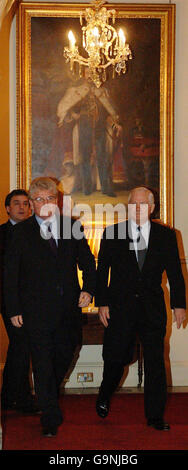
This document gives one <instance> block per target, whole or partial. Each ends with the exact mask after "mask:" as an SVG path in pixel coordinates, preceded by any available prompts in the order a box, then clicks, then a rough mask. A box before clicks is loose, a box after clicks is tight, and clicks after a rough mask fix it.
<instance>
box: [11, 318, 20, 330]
mask: <svg viewBox="0 0 188 470" xmlns="http://www.w3.org/2000/svg"><path fill="white" fill-rule="evenodd" d="M11 322H12V324H13V326H16V328H21V326H22V325H23V317H22V315H16V316H15V317H11Z"/></svg>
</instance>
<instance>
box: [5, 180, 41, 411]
mask: <svg viewBox="0 0 188 470" xmlns="http://www.w3.org/2000/svg"><path fill="white" fill-rule="evenodd" d="M5 208H6V211H7V214H8V217H9V219H8V221H7V222H6V223H4V224H2V225H0V269H1V289H0V290H1V313H2V317H3V320H4V324H5V328H6V331H7V335H8V338H9V345H8V351H7V357H6V363H5V367H4V371H3V385H2V391H1V405H2V409H16V410H17V411H21V412H24V413H33V412H35V411H36V410H37V408H36V406H35V402H34V399H33V396H32V394H31V388H30V380H29V372H30V352H29V345H28V340H27V337H26V335H25V331H24V328H23V329H21V330H18V329H17V328H16V327H15V326H13V324H12V322H11V321H10V319H9V318H8V317H7V315H6V309H5V303H4V297H3V271H4V258H5V252H6V250H7V247H8V246H9V243H10V241H11V238H12V234H13V231H14V226H15V225H16V224H18V223H20V222H22V221H23V220H25V219H27V218H28V217H29V215H30V209H29V199H28V194H27V192H26V191H25V190H24V189H14V190H13V191H11V192H10V193H9V194H8V195H7V196H6V199H5ZM10 295H11V292H10Z"/></svg>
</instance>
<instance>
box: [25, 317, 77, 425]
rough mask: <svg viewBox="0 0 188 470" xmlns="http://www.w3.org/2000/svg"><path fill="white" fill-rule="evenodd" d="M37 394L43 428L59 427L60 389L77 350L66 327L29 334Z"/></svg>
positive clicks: (60, 415) (45, 329)
mask: <svg viewBox="0 0 188 470" xmlns="http://www.w3.org/2000/svg"><path fill="white" fill-rule="evenodd" d="M28 335H29V340H30V347H31V356H32V366H33V375H34V386H35V392H36V395H37V399H38V404H39V408H40V409H41V411H42V415H41V423H42V425H43V426H48V425H60V424H61V422H62V413H61V410H60V407H59V403H58V398H59V388H60V385H61V382H62V380H63V379H64V377H65V374H66V372H67V370H68V368H69V366H70V364H71V361H72V359H73V354H74V348H73V347H72V346H71V343H70V340H69V338H68V335H67V330H66V328H62V326H61V325H59V324H58V325H57V326H54V327H51V328H47V327H46V328H41V329H40V328H38V329H36V330H31V329H30V330H29V331H28Z"/></svg>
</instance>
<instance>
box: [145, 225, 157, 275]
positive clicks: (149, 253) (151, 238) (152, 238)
mask: <svg viewBox="0 0 188 470" xmlns="http://www.w3.org/2000/svg"><path fill="white" fill-rule="evenodd" d="M154 246H155V224H154V223H153V222H152V221H151V228H150V234H149V242H148V249H147V253H146V257H145V260H144V264H143V268H142V271H143V270H144V271H145V269H147V266H148V263H149V262H150V259H151V256H152V252H153V248H154Z"/></svg>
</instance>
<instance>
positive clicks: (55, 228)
mask: <svg viewBox="0 0 188 470" xmlns="http://www.w3.org/2000/svg"><path fill="white" fill-rule="evenodd" d="M35 217H36V220H37V222H38V224H39V225H40V234H41V237H42V238H44V240H49V238H51V234H52V237H53V238H54V239H55V241H56V244H58V239H59V238H60V235H59V224H58V220H57V217H56V216H55V215H53V216H52V217H49V218H48V219H45V220H44V219H42V218H41V217H39V216H38V215H35ZM49 225H50V228H51V234H50V233H49V230H48V227H49Z"/></svg>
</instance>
